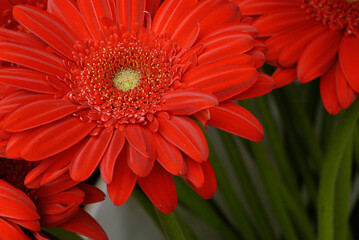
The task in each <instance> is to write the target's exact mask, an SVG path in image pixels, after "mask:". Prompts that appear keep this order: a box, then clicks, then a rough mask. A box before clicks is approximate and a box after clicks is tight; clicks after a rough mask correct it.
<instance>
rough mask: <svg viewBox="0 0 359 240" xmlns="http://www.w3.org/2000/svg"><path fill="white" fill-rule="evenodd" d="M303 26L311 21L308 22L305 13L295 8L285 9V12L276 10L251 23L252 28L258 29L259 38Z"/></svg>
mask: <svg viewBox="0 0 359 240" xmlns="http://www.w3.org/2000/svg"><path fill="white" fill-rule="evenodd" d="M303 24H311V21H308V14H307V13H306V11H304V10H303V9H301V8H300V7H297V6H296V7H293V8H286V9H285V11H283V10H282V9H277V10H275V11H272V12H271V14H266V15H263V16H261V17H259V18H258V19H256V20H255V21H254V22H253V26H254V27H255V28H256V29H258V33H259V36H260V37H265V36H271V35H275V34H277V33H279V32H282V31H285V30H288V29H291V28H296V27H298V26H300V25H303Z"/></svg>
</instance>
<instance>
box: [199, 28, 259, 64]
mask: <svg viewBox="0 0 359 240" xmlns="http://www.w3.org/2000/svg"><path fill="white" fill-rule="evenodd" d="M200 43H201V44H203V45H204V46H205V50H204V51H203V52H202V53H201V54H200V55H199V56H198V63H205V62H207V61H213V60H216V59H218V56H221V57H224V56H230V55H234V54H241V53H245V52H247V51H249V50H251V49H252V48H253V47H254V45H255V40H254V39H253V37H252V36H250V35H249V34H247V33H243V32H231V31H228V32H219V33H218V34H215V35H213V36H210V37H208V38H206V39H204V40H203V41H202V42H200Z"/></svg>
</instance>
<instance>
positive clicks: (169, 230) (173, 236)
mask: <svg viewBox="0 0 359 240" xmlns="http://www.w3.org/2000/svg"><path fill="white" fill-rule="evenodd" d="M155 211H156V214H157V216H158V219H159V221H160V223H161V226H162V229H163V232H164V234H165V237H166V239H168V240H185V239H186V237H185V234H184V231H183V230H182V227H181V225H180V223H179V221H178V219H177V216H176V214H175V213H174V212H172V213H170V214H164V213H162V212H160V211H158V210H157V208H155Z"/></svg>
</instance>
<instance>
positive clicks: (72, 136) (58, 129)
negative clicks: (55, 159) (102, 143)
mask: <svg viewBox="0 0 359 240" xmlns="http://www.w3.org/2000/svg"><path fill="white" fill-rule="evenodd" d="M95 126H96V123H93V122H91V123H88V122H83V121H81V120H80V119H79V118H75V117H67V118H64V119H61V120H58V121H56V122H53V123H49V124H47V125H45V126H43V127H40V128H38V129H37V131H36V132H35V133H34V134H33V135H32V137H31V138H30V139H28V142H27V144H25V146H24V147H23V149H22V152H21V153H22V156H23V158H24V159H26V160H30V161H31V160H40V159H44V158H47V157H50V156H53V155H55V154H57V153H60V152H62V151H64V150H66V149H68V148H70V147H71V146H73V145H75V144H76V143H78V142H79V141H81V140H82V139H84V138H85V137H86V136H87V135H88V134H89V133H90V132H91V131H92V130H93V129H94V127H95ZM34 149H36V151H34Z"/></svg>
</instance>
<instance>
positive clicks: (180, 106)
mask: <svg viewBox="0 0 359 240" xmlns="http://www.w3.org/2000/svg"><path fill="white" fill-rule="evenodd" d="M162 99H164V100H165V101H166V102H165V104H166V106H167V108H168V109H167V110H168V111H169V112H170V113H171V114H173V115H191V114H194V113H196V112H198V111H201V110H203V109H207V108H209V107H214V106H216V105H218V100H217V98H216V97H215V96H214V95H212V94H210V93H206V92H202V91H198V90H191V89H185V90H179V91H174V92H170V93H168V94H166V95H164V96H163V98H162Z"/></svg>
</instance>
